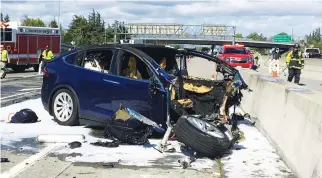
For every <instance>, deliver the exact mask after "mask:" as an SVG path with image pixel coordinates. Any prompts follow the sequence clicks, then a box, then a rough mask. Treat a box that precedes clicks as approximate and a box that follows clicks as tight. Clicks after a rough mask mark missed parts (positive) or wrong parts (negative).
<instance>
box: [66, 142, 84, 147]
mask: <svg viewBox="0 0 322 178" xmlns="http://www.w3.org/2000/svg"><path fill="white" fill-rule="evenodd" d="M68 146H69V147H70V148H71V149H74V148H79V147H81V146H82V143H81V142H78V141H75V142H70V143H68Z"/></svg>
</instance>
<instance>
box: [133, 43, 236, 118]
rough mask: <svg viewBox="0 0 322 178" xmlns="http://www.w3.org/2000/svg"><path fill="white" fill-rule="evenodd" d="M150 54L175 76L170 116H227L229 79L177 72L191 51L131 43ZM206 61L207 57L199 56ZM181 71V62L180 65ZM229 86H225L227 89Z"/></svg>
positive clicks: (230, 88)
mask: <svg viewBox="0 0 322 178" xmlns="http://www.w3.org/2000/svg"><path fill="white" fill-rule="evenodd" d="M133 47H134V48H137V49H139V50H141V51H143V52H145V53H146V54H148V55H149V56H150V57H152V58H153V59H154V60H155V61H156V62H157V63H158V64H159V65H160V67H161V68H164V70H165V71H166V72H167V73H169V74H172V75H175V76H176V77H177V80H176V85H175V88H172V91H171V101H172V102H171V118H172V119H173V121H176V119H175V118H179V116H181V115H183V114H202V115H207V114H211V113H214V112H215V113H219V115H218V116H221V117H222V118H223V119H227V109H228V108H227V107H228V106H229V105H230V103H231V102H230V100H229V97H227V96H225V93H226V92H230V91H231V90H232V87H228V86H231V84H232V82H229V81H227V80H224V79H222V80H217V81H216V80H215V81H213V80H210V79H205V78H197V77H192V76H189V75H186V74H185V73H182V72H179V67H178V66H180V63H181V64H184V63H185V64H186V61H184V60H186V59H187V58H188V56H190V54H185V53H184V52H183V53H181V52H180V51H178V50H175V49H171V48H166V47H160V46H159V47H157V46H133ZM202 60H206V59H202ZM180 69H181V70H182V65H181V68H180ZM227 87H228V89H227Z"/></svg>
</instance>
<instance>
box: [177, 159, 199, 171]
mask: <svg viewBox="0 0 322 178" xmlns="http://www.w3.org/2000/svg"><path fill="white" fill-rule="evenodd" d="M194 161H196V158H195V157H194V156H190V157H189V158H187V157H186V158H183V159H179V160H178V163H179V164H180V165H181V166H182V168H183V169H187V168H188V167H191V163H192V162H194Z"/></svg>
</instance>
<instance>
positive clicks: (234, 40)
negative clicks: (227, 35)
mask: <svg viewBox="0 0 322 178" xmlns="http://www.w3.org/2000/svg"><path fill="white" fill-rule="evenodd" d="M233 32H234V35H233V45H235V42H236V27H235V26H234V27H233Z"/></svg>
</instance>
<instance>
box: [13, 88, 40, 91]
mask: <svg viewBox="0 0 322 178" xmlns="http://www.w3.org/2000/svg"><path fill="white" fill-rule="evenodd" d="M40 89H41V88H24V89H21V90H18V91H34V90H40Z"/></svg>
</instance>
